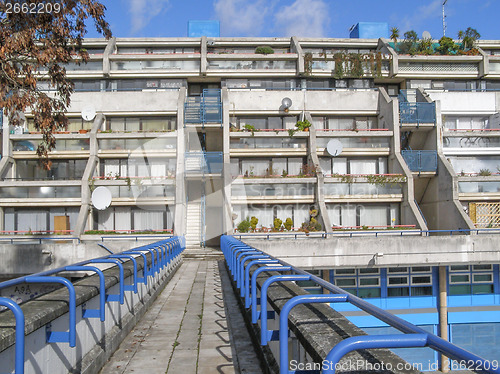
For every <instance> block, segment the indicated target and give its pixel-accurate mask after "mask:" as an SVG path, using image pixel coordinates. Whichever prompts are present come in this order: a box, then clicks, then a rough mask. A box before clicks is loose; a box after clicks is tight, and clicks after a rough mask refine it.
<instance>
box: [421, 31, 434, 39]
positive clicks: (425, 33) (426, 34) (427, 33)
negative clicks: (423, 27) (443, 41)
mask: <svg viewBox="0 0 500 374" xmlns="http://www.w3.org/2000/svg"><path fill="white" fill-rule="evenodd" d="M422 39H432V37H431V33H430V32H429V31H424V32H423V33H422Z"/></svg>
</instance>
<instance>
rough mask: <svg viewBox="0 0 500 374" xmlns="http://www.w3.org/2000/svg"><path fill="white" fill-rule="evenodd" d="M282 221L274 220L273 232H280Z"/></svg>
mask: <svg viewBox="0 0 500 374" xmlns="http://www.w3.org/2000/svg"><path fill="white" fill-rule="evenodd" d="M282 224H283V221H282V220H280V219H279V218H275V219H274V221H273V231H281V230H282Z"/></svg>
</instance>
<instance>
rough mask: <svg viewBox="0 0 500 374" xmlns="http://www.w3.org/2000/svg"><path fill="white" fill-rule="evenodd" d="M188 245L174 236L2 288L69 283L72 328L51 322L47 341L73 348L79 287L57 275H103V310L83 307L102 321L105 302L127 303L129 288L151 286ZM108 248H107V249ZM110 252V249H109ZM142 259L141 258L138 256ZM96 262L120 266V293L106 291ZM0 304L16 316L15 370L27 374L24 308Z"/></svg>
mask: <svg viewBox="0 0 500 374" xmlns="http://www.w3.org/2000/svg"><path fill="white" fill-rule="evenodd" d="M184 248H185V241H184V239H183V238H182V237H173V238H171V239H167V240H162V241H158V242H156V243H152V244H148V245H145V246H142V247H138V248H134V249H132V250H130V251H124V252H122V253H118V254H110V255H108V256H104V257H100V258H95V259H91V260H87V261H82V262H79V263H77V264H74V265H69V266H64V267H61V268H57V269H53V270H48V271H44V272H41V273H37V274H33V275H28V276H25V277H19V278H15V279H11V280H8V281H6V282H2V283H0V289H3V288H6V287H12V286H16V285H18V284H23V283H57V284H61V285H63V286H65V287H66V288H67V289H68V293H69V304H68V307H69V329H68V331H51V327H50V325H46V332H47V333H46V342H47V343H68V344H69V346H70V347H72V348H73V347H75V346H76V341H77V330H76V294H75V287H74V285H73V283H71V282H70V281H69V280H68V279H66V278H64V277H60V276H55V275H56V274H58V273H61V272H67V271H71V272H81V271H84V272H89V271H92V272H95V273H96V274H97V275H98V276H99V300H100V302H99V309H85V308H83V309H82V310H83V312H82V317H83V318H99V319H100V320H101V321H102V322H104V321H105V319H106V314H105V303H106V302H119V303H120V304H123V303H124V293H125V291H131V292H134V293H137V292H138V288H137V285H138V283H143V284H145V285H146V286H147V282H148V277H149V276H151V277H153V278H154V276H155V275H156V274H157V273H158V274H159V273H160V272H161V271H162V270H163V269H165V268H167V267H168V266H169V265H170V264H171V263H172V261H174V260H176V259H177V258H178V257H179V256H180V254H181V253H182V251H183V250H184ZM105 249H106V250H108V249H107V248H105ZM108 251H109V250H108ZM146 253H149V254H150V255H151V266H148V260H147V257H146ZM133 255H136V256H139V257H142V260H143V263H144V267H143V277H139V276H138V274H137V261H136V258H135V257H133ZM137 258H138V257H137ZM124 259H129V260H131V261H132V264H133V274H132V275H133V284H132V285H125V283H124V269H123V264H122V261H123V260H124ZM96 263H109V264H115V265H116V266H118V268H119V271H120V272H119V293H118V294H106V287H105V277H104V273H103V271H102V270H100V269H98V268H97V267H95V266H93V264H96ZM0 306H4V307H7V308H9V309H10V310H12V312H13V313H14V316H15V319H16V327H15V334H16V344H15V373H16V374H23V373H24V353H25V346H24V342H25V339H24V335H25V318H24V313H23V310H22V307H20V306H19V305H17V304H16V303H15V302H14V301H12V300H11V299H9V298H6V297H0Z"/></svg>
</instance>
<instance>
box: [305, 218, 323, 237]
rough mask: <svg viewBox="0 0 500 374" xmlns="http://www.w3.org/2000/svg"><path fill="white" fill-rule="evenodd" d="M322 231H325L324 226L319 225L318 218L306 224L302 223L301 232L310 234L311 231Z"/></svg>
mask: <svg viewBox="0 0 500 374" xmlns="http://www.w3.org/2000/svg"><path fill="white" fill-rule="evenodd" d="M322 229H323V226H321V223H319V222H318V220H317V219H316V218H314V217H312V218H311V219H310V220H309V222H308V221H305V222H304V223H302V226H301V228H300V231H304V232H306V233H308V232H311V231H321V230H322Z"/></svg>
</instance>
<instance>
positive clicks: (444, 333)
mask: <svg viewBox="0 0 500 374" xmlns="http://www.w3.org/2000/svg"><path fill="white" fill-rule="evenodd" d="M447 283H448V282H447V281H446V266H440V267H439V336H440V337H441V338H443V339H444V340H446V341H448V301H447V298H448V294H447V292H446V284H447ZM440 357H441V362H440V364H441V367H440V370H441V372H443V373H448V372H449V371H450V362H449V359H448V357H446V356H445V355H443V354H440Z"/></svg>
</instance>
